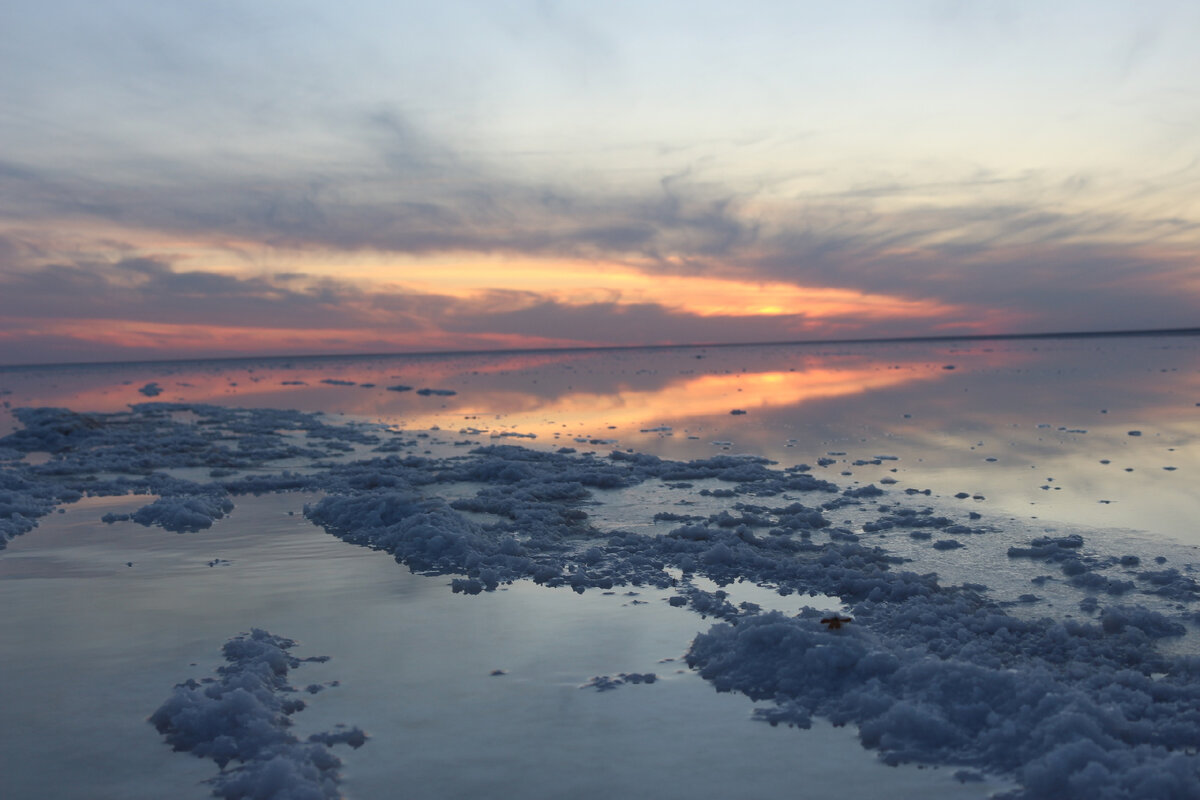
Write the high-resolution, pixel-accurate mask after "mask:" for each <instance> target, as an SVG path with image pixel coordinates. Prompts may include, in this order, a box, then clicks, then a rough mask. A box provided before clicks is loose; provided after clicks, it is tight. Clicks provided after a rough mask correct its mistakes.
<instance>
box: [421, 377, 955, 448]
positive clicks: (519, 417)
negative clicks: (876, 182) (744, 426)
mask: <svg viewBox="0 0 1200 800" xmlns="http://www.w3.org/2000/svg"><path fill="white" fill-rule="evenodd" d="M944 374H945V373H944V372H943V371H942V370H941V369H940V368H937V367H929V366H924V365H923V366H920V367H908V368H905V369H890V370H881V369H879V368H878V367H877V366H872V367H865V368H863V367H859V368H851V369H836V368H814V369H807V370H802V371H795V372H761V373H752V372H747V373H740V374H735V375H700V376H696V377H687V378H680V379H677V380H676V381H673V382H672V383H670V384H669V385H666V386H663V387H662V388H660V389H656V390H638V389H630V388H625V387H619V386H618V387H616V388H614V390H613V391H612V392H609V393H604V394H600V393H592V392H571V393H569V394H565V395H562V396H559V397H553V398H539V397H538V396H537V395H534V394H526V395H517V394H513V393H505V394H504V395H497V396H493V395H485V396H482V397H481V396H479V395H472V396H470V397H464V398H463V400H462V401H461V403H459V404H455V405H454V406H453V413H455V414H461V415H473V416H474V415H477V416H479V417H480V418H482V419H484V420H486V419H488V418H490V417H492V416H494V415H495V414H497V412H498V409H507V410H506V411H505V412H503V413H504V425H505V428H516V429H518V430H520V431H521V432H523V433H534V434H537V435H539V436H542V435H547V434H552V433H555V432H558V431H560V430H561V429H562V428H563V426H564V425H565V426H568V427H569V428H570V430H571V431H572V432H573V431H574V429H575V428H580V427H581V428H583V429H585V430H587V431H591V432H595V433H599V432H601V431H603V430H604V429H605V428H607V427H608V426H612V427H614V428H617V429H622V430H623V429H627V428H631V427H638V426H643V425H659V424H670V425H685V424H687V421H688V420H691V419H696V418H700V417H708V416H714V415H726V416H728V415H729V414H730V412H731V411H734V410H735V409H736V410H741V411H747V412H750V411H755V410H762V409H767V408H787V407H793V406H799V405H802V404H804V403H806V402H809V401H812V400H819V399H828V398H833V397H841V396H845V395H852V394H858V393H861V392H865V391H869V390H874V389H882V388H885V387H892V386H896V385H898V384H902V383H907V382H909V381H917V380H931V379H936V378H939V377H941V376H942V375H944ZM446 413H447V412H446V411H441V412H440V413H438V412H435V413H425V414H417V415H416V416H410V417H407V421H408V423H409V424H411V425H412V426H413V427H417V428H425V427H429V426H431V425H435V424H439V423H440V424H443V425H444V424H445V420H446ZM475 427H478V428H481V429H483V428H485V427H486V426H485V425H484V424H477V425H476V426H475Z"/></svg>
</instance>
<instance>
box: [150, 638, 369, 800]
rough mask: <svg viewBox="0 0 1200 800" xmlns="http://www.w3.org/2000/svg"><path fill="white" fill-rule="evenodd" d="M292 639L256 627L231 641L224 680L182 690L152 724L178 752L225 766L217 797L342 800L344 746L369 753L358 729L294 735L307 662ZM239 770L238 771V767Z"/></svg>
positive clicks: (216, 782) (190, 683)
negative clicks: (294, 675) (298, 684)
mask: <svg viewBox="0 0 1200 800" xmlns="http://www.w3.org/2000/svg"><path fill="white" fill-rule="evenodd" d="M295 644H296V643H295V642H294V641H292V640H291V639H285V638H283V637H280V636H275V635H273V634H270V633H268V632H267V631H263V630H258V629H255V630H253V631H251V632H250V633H249V634H243V635H241V636H237V637H235V638H233V639H231V640H229V641H228V642H227V643H226V644H225V646H224V648H222V653H223V655H224V657H225V662H226V664H225V665H224V666H221V667H218V668H217V677H215V678H205V679H203V680H202V681H199V682H198V681H195V680H192V679H189V680H187V681H186V682H184V683H181V684H178V685H177V686H176V687H175V690H174V691H173V692H172V693H171V696H170V697H168V698H167V700H166V702H164V703H163V704H162V705H161V706H159V708H158V709H157V710H156V711H155V712H154V713H153V714H151V715H150V719H149V722H150V724H152V725H153V726H154V727H155V729H156V730H157V731H158V732H159V733H161V734H162V735H163V737H164V738H165V739H166V741H167V744H169V745H171V746H172V747H173V748H174V749H175V750H179V751H182V752H187V753H191V754H192V755H194V756H197V757H198V758H207V759H211V760H212V761H214V762H216V764H217V766H218V767H220V768H221V772H220V774H218V775H217V776H216V777H215V778H213V779H212V781H211V783H212V787H213V795H214V796H216V797H222V798H227V800H242V799H243V798H245V800H283V799H285V798H287V799H291V798H296V800H308V799H309V798H311V799H312V800H324V799H325V798H330V800H332V798H338V797H341V792H340V791H339V788H338V787H339V783H340V781H341V776H340V774H339V769H340V767H341V765H342V762H341V760H340V759H339V758H338V757H337V756H335V755H334V754H333V753H332V752H331V750H330V748H332V747H333V746H334V745H336V744H348V745H350V746H351V747H354V748H357V747H361V746H362V745H363V744H364V743H365V742H366V738H367V737H366V734H364V733H363V732H362V731H361V730H359V729H358V728H349V729H341V730H338V731H334V732H323V733H317V734H313V735H312V736H309V737H308V739H307V741H301V740H300V739H298V738H297V737H296V736H295V735H294V734H293V733H292V732H291V730H290V728H291V726H292V720H291V716H292V715H293V714H295V713H296V712H298V711H301V710H303V709H304V707H305V702H304V701H303V700H302V699H300V698H299V697H298V696H296V694H297V690H296V688H295V687H294V686H292V685H291V684H289V683H288V680H287V679H288V673H289V672H290V671H291V670H292V669H295V668H296V667H299V666H300V665H301V663H302V662H304V661H314V660H323V659H320V658H307V659H300V658H296V657H295V656H293V655H292V654H291V652H290V651H291V649H292V648H293V647H294V646H295ZM231 764H232V766H230V765H231Z"/></svg>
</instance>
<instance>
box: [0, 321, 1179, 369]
mask: <svg viewBox="0 0 1200 800" xmlns="http://www.w3.org/2000/svg"><path fill="white" fill-rule="evenodd" d="M1198 335H1200V327H1197V328H1164V329H1142V330H1115V331H1057V332H1043V333H988V334H957V335H946V336H892V337H866V338H858V339H856V338H846V339H798V340H779V341H771V342H693V343H680V344H637V345H579V346H576V347H537V348H502V349H498V350H418V351H408V352H405V351H399V352H382V353H309V354H303V355H295V354H293V355H269V354H264V355H252V356H247V355H239V356H201V357H184V358H147V359H131V360H114V361H62V362H48V363H42V364H0V372H18V371H21V370H33V369H46V368H58V367H117V366H136V365H153V364H194V363H203V364H212V363H218V362H220V363H229V362H263V361H293V360H296V361H333V360H338V359H347V358H349V359H369V358H445V357H450V356H493V355H518V354H528V355H534V354H545V353H592V352H612V351H633V350H693V349H694V350H698V349H714V348H721V349H727V348H737V347H822V346H830V345H848V344H916V343H922V342H927V343H934V342H986V341H1014V340H1050V339H1117V338H1139V337H1156V336H1198Z"/></svg>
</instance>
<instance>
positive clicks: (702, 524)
mask: <svg viewBox="0 0 1200 800" xmlns="http://www.w3.org/2000/svg"><path fill="white" fill-rule="evenodd" d="M15 413H16V415H17V418H18V419H19V420H20V422H21V423H22V424H23V426H24V427H23V428H22V429H21V430H19V431H17V432H16V433H14V434H12V435H10V436H8V437H6V438H4V439H3V440H0V448H3V449H4V450H5V451H8V452H11V453H13V454H14V456H13V458H11V459H10V460H9V461H8V464H7V465H6V468H5V471H4V473H3V475H4V481H5V483H4V485H3V490H4V494H3V496H2V500H3V502H4V506H3V507H2V509H0V513H3V519H4V521H5V524H6V527H5V528H4V529H3V533H4V536H5V538H6V539H11V538H12V537H14V536H18V535H22V534H25V533H28V531H29V530H31V529H32V527H33V526H34V525H36V522H37V520H38V518H40V517H44V516H45V515H46V514H48V513H50V512H51V511H52V510H53V509H54V508H55V507H56V506H57V505H58V504H60V503H63V502H70V501H71V500H74V499H77V498H79V497H81V496H84V495H91V496H106V495H107V496H119V495H125V494H129V493H140V494H148V495H154V496H155V497H154V499H153V500H152V501H150V502H148V503H147V504H146V505H144V506H143V507H142V508H141V509H138V510H136V511H134V512H132V513H131V514H130V515H129V518H128V519H127V520H126V519H123V518H122V516H121V515H114V516H113V517H112V518H111V519H112V521H113V523H114V524H116V523H119V522H133V523H139V524H142V525H161V526H163V527H165V528H167V529H168V530H176V531H180V532H183V531H194V530H198V529H202V528H204V527H206V526H207V525H211V524H212V523H213V522H214V521H216V520H219V519H221V518H222V516H224V515H225V514H226V513H228V511H229V508H230V504H231V503H235V502H236V498H237V497H239V496H245V495H248V494H257V493H273V492H285V491H321V492H324V493H325V495H324V496H323V497H322V498H321V499H319V500H317V501H316V502H313V503H310V504H309V505H307V506H306V507H305V514H306V516H307V517H308V518H309V519H311V520H312V521H313V522H316V523H317V524H319V525H321V526H322V527H324V528H325V529H326V530H327V531H328V532H330V533H332V534H334V535H335V536H337V537H339V538H341V539H343V540H345V541H348V542H352V543H355V544H359V545H363V546H366V547H369V548H371V549H374V550H382V551H385V552H387V553H389V554H391V555H392V556H393V557H394V558H395V560H397V561H399V562H401V563H402V564H404V565H406V566H407V567H408V568H409V569H411V570H413V571H415V572H419V573H422V574H426V575H448V576H452V582H451V586H452V589H453V590H454V591H455V592H462V593H466V594H478V593H481V592H485V591H486V592H491V591H495V590H496V589H498V588H500V587H502V586H505V585H508V584H511V583H513V582H514V581H532V582H533V583H535V584H540V585H542V586H544V587H547V589H553V588H554V587H564V588H570V589H573V590H574V591H576V592H584V591H587V590H593V591H594V590H602V591H603V590H617V589H628V588H629V587H632V588H633V589H645V590H653V591H666V592H668V593H669V594H670V601H671V605H678V606H682V607H687V608H690V609H692V610H693V611H696V612H699V613H700V614H702V615H705V616H710V617H715V618H718V619H720V620H723V621H722V622H720V623H718V624H716V625H715V626H713V627H712V628H711V629H709V630H708V631H707V632H704V633H702V634H701V635H699V636H698V637H697V638H696V639H695V641H694V642H693V644H692V647H691V649H690V651H689V652H688V656H687V660H688V664H689V665H690V666H692V667H694V668H696V669H698V670H699V671H700V673H701V675H703V676H704V677H705V678H706V679H708V680H710V681H711V682H712V683H713V684H714V685H715V686H716V688H717V689H718V690H723V691H736V692H740V693H743V694H745V695H747V696H748V697H750V698H752V699H755V700H760V701H768V702H769V703H770V705H768V706H766V707H764V708H760V710H759V716H761V717H762V718H763V719H765V720H767V721H769V722H772V723H779V722H786V723H788V724H793V725H798V726H801V727H804V726H807V725H810V724H811V719H812V717H813V716H818V717H821V718H825V719H828V720H831V721H833V722H834V723H837V724H845V723H854V724H855V725H857V726H858V729H859V732H860V739H861V741H862V743H863V744H864V745H866V746H868V747H871V748H876V749H878V750H879V751H880V753H881V755H882V756H883V758H884V759H885V760H886V761H889V762H916V763H926V764H934V765H945V766H953V767H956V768H963V769H967V770H968V771H969V772H968V773H964V778H966V777H969V776H972V775H975V774H977V772H988V773H995V774H998V775H1002V776H1009V777H1012V778H1013V779H1015V780H1017V781H1018V782H1019V783H1020V784H1021V785H1022V787H1023V788H1022V789H1021V790H1019V792H1018V794H1019V795H1020V796H1028V797H1080V798H1083V797H1096V796H1101V795H1104V796H1112V797H1150V796H1153V797H1190V796H1192V795H1193V794H1194V788H1195V786H1196V785H1197V783H1198V781H1200V771H1198V770H1200V767H1198V764H1197V758H1196V755H1195V753H1194V747H1195V745H1196V742H1197V740H1198V738H1200V717H1198V716H1197V712H1196V708H1198V707H1200V667H1198V666H1197V664H1198V663H1200V662H1198V661H1197V659H1196V657H1195V656H1193V655H1189V654H1188V652H1189V651H1191V650H1194V648H1184V649H1183V652H1179V648H1171V647H1169V646H1168V647H1163V646H1160V643H1161V642H1163V641H1164V640H1167V641H1170V640H1179V639H1180V638H1181V637H1183V636H1184V635H1185V633H1186V632H1187V630H1188V628H1189V626H1194V624H1195V619H1196V613H1195V610H1194V602H1195V600H1196V595H1197V594H1198V591H1197V584H1196V582H1195V581H1194V580H1193V578H1192V575H1191V573H1192V569H1193V568H1192V565H1191V564H1189V563H1175V562H1173V561H1172V560H1171V558H1169V557H1168V556H1163V555H1157V554H1154V553H1142V554H1136V553H1128V552H1106V551H1105V550H1104V549H1103V546H1100V547H1094V546H1092V544H1091V543H1090V542H1089V541H1088V539H1087V538H1086V537H1084V536H1082V535H1080V534H1075V533H1071V534H1067V535H1059V536H1051V535H1042V536H1028V537H1026V538H1025V539H1024V540H1023V541H1018V542H1012V543H1011V544H1008V546H1007V547H1006V548H1005V550H1004V555H1003V558H1004V559H1006V563H1007V566H1008V570H1009V571H1010V573H1013V574H1020V573H1022V572H1024V573H1026V575H1027V577H1026V578H1025V580H1026V581H1027V584H1026V585H1028V586H1031V587H1040V588H1044V587H1046V586H1047V585H1049V586H1050V587H1051V588H1052V589H1053V590H1054V592H1055V593H1056V594H1055V597H1056V598H1074V601H1075V607H1074V608H1073V609H1072V610H1071V613H1069V614H1068V613H1064V611H1063V610H1060V609H1058V608H1056V609H1055V610H1053V611H1051V610H1050V609H1048V608H1047V609H1045V610H1046V611H1049V612H1050V613H1039V610H1038V604H1039V602H1040V600H1039V598H1038V597H1037V596H1036V594H1034V593H1033V592H1026V593H1023V594H1022V595H1021V596H1019V597H1011V596H1006V594H1011V586H1000V587H997V588H995V589H993V588H991V587H989V586H986V585H984V584H983V583H982V582H962V583H959V584H947V583H945V582H943V581H942V580H939V578H938V577H937V576H936V575H933V574H931V573H917V572H912V571H909V570H908V569H906V567H905V564H904V559H903V558H901V557H900V556H898V555H897V554H896V553H895V552H893V551H892V550H891V549H885V548H883V547H879V546H877V543H882V542H889V543H890V542H891V541H893V540H894V537H895V534H896V533H898V532H903V533H904V534H907V535H906V536H905V537H904V538H905V539H906V540H907V541H908V542H918V543H919V542H922V541H924V542H925V543H926V547H927V548H928V549H927V551H926V552H929V553H938V554H939V555H938V557H939V558H943V559H956V558H957V559H962V558H967V557H969V556H967V554H969V553H971V552H972V551H973V550H975V549H976V548H975V546H974V545H975V543H976V542H979V541H984V540H987V539H989V538H997V539H1000V540H1001V541H1005V540H1006V539H1005V537H1007V539H1009V540H1011V539H1012V538H1013V536H1014V532H1013V531H1012V530H1006V529H1004V526H1003V524H1002V522H1000V521H993V520H985V519H983V518H982V517H981V515H978V514H972V513H970V512H969V510H968V509H965V508H961V509H960V510H948V509H946V508H942V507H939V508H934V507H933V506H932V505H929V504H928V502H929V500H928V498H926V497H925V496H924V495H923V494H920V493H915V492H908V493H905V492H898V491H895V490H887V489H884V488H881V487H879V486H876V485H873V484H867V485H861V484H860V485H857V486H852V487H841V486H838V485H836V484H835V483H833V482H831V481H830V480H828V479H826V478H824V477H816V476H814V475H813V474H812V472H811V469H810V468H807V467H804V466H803V465H801V466H796V467H791V468H787V469H777V468H775V467H774V466H773V465H772V464H771V463H770V462H767V461H766V460H764V459H760V458H753V457H736V456H729V455H718V456H713V457H710V458H704V459H696V460H692V461H689V462H677V461H669V460H664V459H661V458H658V457H656V456H653V455H649V454H638V453H629V452H625V451H619V450H618V451H612V452H611V453H609V454H607V455H600V454H589V453H583V454H581V453H577V452H573V451H570V449H569V448H564V449H563V450H562V451H559V452H554V451H551V450H547V449H543V450H530V449H525V448H521V447H516V446H512V445H492V446H483V447H477V448H474V449H472V450H470V451H468V452H463V451H461V450H459V451H457V453H455V454H452V455H442V454H437V453H435V452H434V451H433V448H432V447H431V446H430V445H435V444H438V443H439V440H438V439H437V437H436V435H435V437H433V438H431V437H428V436H424V435H417V436H415V437H414V436H413V435H411V434H406V433H403V432H394V431H384V430H380V429H378V428H372V427H370V426H364V425H334V424H330V423H329V422H328V421H326V420H325V419H323V418H322V417H321V416H319V415H308V414H301V413H297V412H283V411H273V410H268V409H257V410H247V409H226V408H220V407H216V406H205V405H194V404H186V405H184V404H169V403H147V404H142V405H136V406H134V407H133V408H132V409H131V411H129V412H126V413H118V414H78V413H74V412H70V411H67V410H63V409H45V408H42V409H20V410H17V411H16V412H15ZM440 444H442V445H445V444H447V443H446V442H444V441H441V442H440ZM442 449H443V450H444V449H445V448H444V447H443V448H442ZM451 452H453V451H451ZM29 453H50V454H51V457H50V458H49V459H48V460H46V461H45V462H44V463H40V464H35V463H30V461H29V460H27V459H26V458H25V456H26V455H27V454H29ZM878 460H880V461H883V460H884V459H882V458H880V459H878ZM279 463H289V464H296V463H302V464H305V465H307V468H306V469H304V470H291V471H284V470H278V471H276V470H273V469H271V465H272V464H279ZM197 468H200V469H208V470H209V471H210V476H212V479H211V480H207V481H204V480H199V479H196V478H192V479H184V478H180V477H172V473H171V472H167V471H174V472H177V471H179V470H185V469H187V470H196V469H197ZM646 486H660V487H662V493H663V495H664V496H668V495H669V496H673V497H675V498H677V499H675V501H674V503H673V504H671V506H669V508H670V509H671V510H670V511H668V510H667V508H666V507H661V506H660V507H657V508H656V507H647V506H642V511H643V519H642V520H641V525H640V527H638V528H635V529H633V530H629V529H624V528H621V527H616V528H614V527H605V528H599V527H596V526H594V525H592V524H591V522H590V515H589V508H590V507H591V504H593V503H596V502H601V501H602V500H603V499H605V498H608V497H610V496H616V497H618V498H619V497H620V495H621V493H622V492H624V491H627V490H637V489H638V488H639V487H646ZM442 487H445V489H446V491H445V492H443V491H441V490H442ZM673 487H674V488H673ZM619 504H620V503H619V500H618V505H619ZM632 508H633V504H625V505H624V506H623V510H622V512H621V514H622V515H625V516H628V515H629V514H630V513H632ZM675 509H678V510H675ZM656 515H660V516H658V518H657V520H656V519H655V516H656ZM656 523H657V524H656ZM647 526H651V527H647ZM1019 533H1022V534H1023V533H1024V532H1019ZM926 534H928V535H929V538H928V539H926V538H924V537H925V535H926ZM934 537H936V540H935V541H930V540H931V539H934ZM950 541H955V542H958V543H959V544H960V545H963V546H961V547H953V546H948V545H946V544H944V543H946V542H950ZM939 543H942V544H941V545H940V546H939ZM1158 559H1162V563H1157V561H1158ZM1151 564H1152V566H1151ZM698 578H704V579H706V580H707V581H709V582H711V583H704V582H701V581H700V580H698ZM985 579H986V578H982V577H981V578H979V579H977V580H985ZM743 582H745V583H749V584H754V585H759V586H764V587H768V588H770V589H772V590H774V591H775V592H777V593H778V594H780V595H785V596H786V595H790V594H798V595H804V594H808V593H815V594H820V595H827V596H832V597H837V598H839V599H840V601H842V602H843V603H844V604H845V606H846V608H847V609H848V611H849V613H850V614H851V615H852V616H853V618H854V622H853V623H852V624H850V625H848V626H845V627H844V628H843V629H841V630H839V631H829V630H826V629H825V628H824V627H822V626H821V625H820V623H819V617H821V616H822V614H821V612H820V611H818V610H815V609H814V610H811V611H801V613H800V614H798V615H797V614H794V613H793V614H786V615H785V614H780V613H778V612H771V611H767V610H765V609H764V608H763V607H762V605H761V604H759V603H755V602H753V601H749V600H746V601H738V602H735V599H734V598H733V594H731V593H730V592H729V591H727V590H726V589H725V588H723V587H725V586H731V587H736V586H737V585H738V584H740V583H743ZM714 585H715V588H714ZM1035 591H1036V590H1035ZM1027 595H1028V596H1027ZM637 674H641V673H640V672H639V673H637ZM634 688H636V689H637V690H638V691H651V690H652V687H651V686H645V685H641V686H637V687H630V686H623V687H622V688H621V690H620V691H622V692H625V691H632V690H633V689H634ZM278 757H279V758H283V759H285V760H288V759H292V760H295V759H293V757H292V756H290V755H287V754H284V753H282V752H281V754H280V755H279V756H278ZM292 766H293V767H294V770H293V771H294V772H297V773H299V772H302V771H304V770H305V769H306V767H305V766H304V765H303V764H302V763H301V762H300V761H296V764H295V765H292ZM279 768H281V767H279V765H278V763H277V765H276V769H279ZM972 771H973V772H972ZM289 774H290V773H289ZM220 785H221V784H218V789H219V788H220Z"/></svg>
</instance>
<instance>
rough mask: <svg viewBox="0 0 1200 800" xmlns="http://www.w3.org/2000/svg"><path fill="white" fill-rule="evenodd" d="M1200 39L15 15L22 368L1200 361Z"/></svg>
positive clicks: (348, 15) (1036, 13)
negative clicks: (909, 354) (753, 360)
mask: <svg viewBox="0 0 1200 800" xmlns="http://www.w3.org/2000/svg"><path fill="white" fill-rule="evenodd" d="M1197 42H1200V4H1196V3H1194V2H1190V0H1184V1H1182V2H1139V3H1129V2H1109V0H1091V1H1090V2H1053V3H1047V2H1028V3H1026V2H986V1H985V0H975V1H974V2H950V1H949V0H938V1H936V2H878V3H874V2H854V3H828V2H826V3H815V2H753V1H748V2H742V3H737V4H734V3H729V2H706V1H705V0H689V1H688V2H674V0H661V2H645V0H643V1H642V2H622V1H621V0H612V1H611V2H605V3H595V2H583V1H582V0H580V1H578V2H567V1H564V2H555V1H554V0H541V1H540V2H538V1H534V0H529V1H522V0H512V1H511V2H509V1H506V0H478V1H477V2H468V1H467V0H442V1H441V2H438V3H436V4H434V3H428V2H404V0H388V1H387V2H373V1H370V0H347V2H344V3H341V4H338V5H336V6H334V5H332V4H329V3H309V2H304V0H289V1H288V2H276V1H275V0H255V1H254V2H249V0H243V1H242V2H226V1H225V0H205V2H169V1H168V0H106V2H104V3H96V2H94V0H37V2H33V0H0V365H4V364H9V365H11V364H31V363H57V362H77V361H106V360H137V359H157V358H178V357H210V356H232V355H247V356H254V355H295V354H307V353H360V352H371V353H387V352H424V351H439V350H447V351H462V350H487V349H509V348H539V347H576V346H610V345H641V344H679V343H706V344H708V343H733V342H768V341H770V342H775V341H800V340H822V339H845V338H877V337H896V336H899V337H905V336H954V335H968V334H969V335H979V334H1007V333H1037V332H1054V331H1090V330H1094V331H1104V330H1133V329H1151V328H1180V327H1197V326H1200V80H1198V79H1197V78H1196V76H1197V75H1200V47H1197V46H1196V43H1197Z"/></svg>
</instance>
